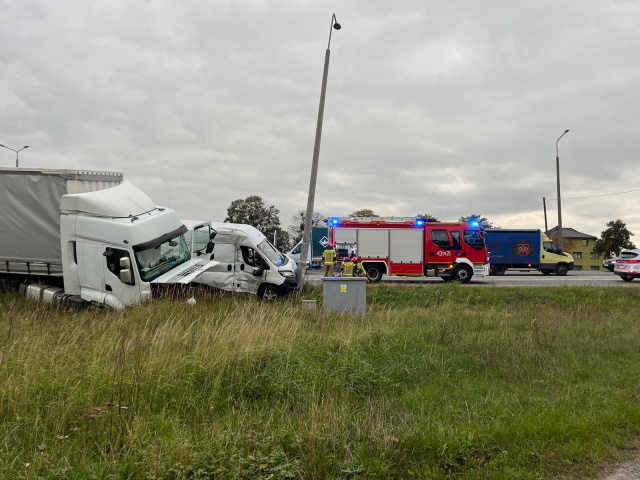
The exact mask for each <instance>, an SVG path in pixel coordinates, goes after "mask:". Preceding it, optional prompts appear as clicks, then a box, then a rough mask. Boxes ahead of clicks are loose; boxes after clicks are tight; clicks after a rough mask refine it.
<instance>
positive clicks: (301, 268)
mask: <svg viewBox="0 0 640 480" xmlns="http://www.w3.org/2000/svg"><path fill="white" fill-rule="evenodd" d="M334 28H335V29H336V30H340V28H342V27H341V26H340V24H339V23H338V21H337V20H336V14H335V13H334V14H333V15H332V16H331V26H330V27H329V44H328V45H327V51H326V53H325V56H324V73H323V74H322V90H321V91H320V106H319V107H318V124H317V126H316V141H315V145H314V147H313V163H312V164H311V179H310V181H309V198H308V199H307V213H306V215H305V217H304V234H303V236H302V249H301V251H300V262H299V263H298V270H297V271H296V280H297V281H298V285H299V286H300V288H302V286H303V285H304V272H305V269H306V268H307V257H308V256H309V248H310V244H311V220H312V218H313V202H314V200H315V196H316V180H317V179H318V159H319V157H320V139H321V137H322V120H323V118H324V98H325V95H326V93H327V76H328V74H329V56H330V54H331V52H330V50H329V47H331V32H332V31H333V30H332V29H334Z"/></svg>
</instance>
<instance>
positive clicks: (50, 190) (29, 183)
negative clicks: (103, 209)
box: [0, 172, 67, 264]
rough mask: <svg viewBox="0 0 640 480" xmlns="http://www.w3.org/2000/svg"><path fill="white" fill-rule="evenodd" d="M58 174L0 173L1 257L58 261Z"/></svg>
mask: <svg viewBox="0 0 640 480" xmlns="http://www.w3.org/2000/svg"><path fill="white" fill-rule="evenodd" d="M66 193H67V184H66V179H64V178H62V177H61V176H54V175H46V176H45V175H41V174H21V173H9V172H2V174H0V206H2V208H0V260H1V261H3V262H6V261H9V262H12V261H15V262H44V263H55V264H59V263H61V253H60V198H61V197H62V195H64V194H66Z"/></svg>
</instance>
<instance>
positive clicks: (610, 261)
mask: <svg viewBox="0 0 640 480" xmlns="http://www.w3.org/2000/svg"><path fill="white" fill-rule="evenodd" d="M616 260H617V258H607V259H606V260H605V261H604V262H602V266H603V267H604V268H606V269H607V270H609V271H610V272H613V269H614V268H616Z"/></svg>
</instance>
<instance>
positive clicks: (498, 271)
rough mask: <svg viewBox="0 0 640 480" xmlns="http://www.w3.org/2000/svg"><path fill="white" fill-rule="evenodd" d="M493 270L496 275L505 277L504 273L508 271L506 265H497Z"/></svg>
mask: <svg viewBox="0 0 640 480" xmlns="http://www.w3.org/2000/svg"><path fill="white" fill-rule="evenodd" d="M491 270H492V272H493V274H494V275H504V272H506V271H507V269H506V268H505V266H504V265H496V266H495V267H493V268H492V269H491Z"/></svg>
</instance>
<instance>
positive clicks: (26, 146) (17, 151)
mask: <svg viewBox="0 0 640 480" xmlns="http://www.w3.org/2000/svg"><path fill="white" fill-rule="evenodd" d="M0 147H4V148H6V149H7V150H11V151H13V152H16V168H18V153H19V152H21V151H22V150H24V149H25V148H29V145H25V146H24V147H22V148H21V149H20V150H14V149H13V148H9V147H7V146H5V145H0Z"/></svg>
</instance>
